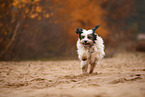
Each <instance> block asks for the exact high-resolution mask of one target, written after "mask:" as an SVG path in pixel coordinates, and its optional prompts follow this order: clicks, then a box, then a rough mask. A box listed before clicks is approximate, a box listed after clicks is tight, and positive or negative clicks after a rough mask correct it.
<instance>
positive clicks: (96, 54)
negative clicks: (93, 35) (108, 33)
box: [77, 36, 105, 73]
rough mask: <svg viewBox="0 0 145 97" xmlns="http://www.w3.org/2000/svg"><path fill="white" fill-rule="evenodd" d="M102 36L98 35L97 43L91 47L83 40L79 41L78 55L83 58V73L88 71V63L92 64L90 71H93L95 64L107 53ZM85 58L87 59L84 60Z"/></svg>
mask: <svg viewBox="0 0 145 97" xmlns="http://www.w3.org/2000/svg"><path fill="white" fill-rule="evenodd" d="M103 43H104V42H103V40H102V38H101V37H100V36H97V39H96V40H95V43H94V44H93V46H92V47H90V48H85V47H84V45H83V44H82V43H81V40H80V39H78V41H77V52H78V57H79V59H80V60H81V68H82V72H83V73H87V69H88V64H89V65H90V70H89V73H92V72H93V70H94V67H95V65H96V64H97V63H98V61H99V60H100V59H102V58H103V57H104V55H105V52H104V44H103ZM84 59H85V60H84Z"/></svg>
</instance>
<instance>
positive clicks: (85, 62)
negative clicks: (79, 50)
mask: <svg viewBox="0 0 145 97" xmlns="http://www.w3.org/2000/svg"><path fill="white" fill-rule="evenodd" d="M81 68H82V72H83V74H85V73H87V69H88V62H87V60H85V61H81Z"/></svg>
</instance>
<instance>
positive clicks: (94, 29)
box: [92, 25, 99, 33]
mask: <svg viewBox="0 0 145 97" xmlns="http://www.w3.org/2000/svg"><path fill="white" fill-rule="evenodd" d="M98 27H99V25H97V26H95V27H94V28H93V29H92V30H93V33H95V31H96V30H97V28H98Z"/></svg>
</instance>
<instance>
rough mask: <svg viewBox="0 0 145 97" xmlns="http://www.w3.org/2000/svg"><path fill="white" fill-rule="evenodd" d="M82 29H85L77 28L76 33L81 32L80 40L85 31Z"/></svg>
mask: <svg viewBox="0 0 145 97" xmlns="http://www.w3.org/2000/svg"><path fill="white" fill-rule="evenodd" d="M82 31H83V29H81V28H80V29H79V28H77V29H76V33H77V34H79V38H80V40H81V34H82V33H83V32H82Z"/></svg>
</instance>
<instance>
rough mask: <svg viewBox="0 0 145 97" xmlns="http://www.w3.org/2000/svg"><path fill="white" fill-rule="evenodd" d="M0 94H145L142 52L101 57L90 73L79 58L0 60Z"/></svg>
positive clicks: (104, 96) (141, 96) (48, 96)
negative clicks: (61, 59)
mask: <svg viewBox="0 0 145 97" xmlns="http://www.w3.org/2000/svg"><path fill="white" fill-rule="evenodd" d="M0 97H145V53H137V52H135V53H122V54H116V55H114V56H113V57H112V58H104V59H103V60H101V61H100V63H99V64H98V65H97V66H96V67H95V70H94V73H92V74H82V73H81V69H80V61H79V60H66V61H64V60H63V61H20V62H0Z"/></svg>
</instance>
